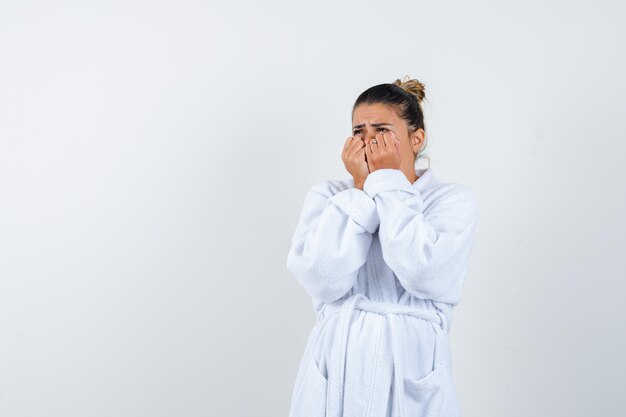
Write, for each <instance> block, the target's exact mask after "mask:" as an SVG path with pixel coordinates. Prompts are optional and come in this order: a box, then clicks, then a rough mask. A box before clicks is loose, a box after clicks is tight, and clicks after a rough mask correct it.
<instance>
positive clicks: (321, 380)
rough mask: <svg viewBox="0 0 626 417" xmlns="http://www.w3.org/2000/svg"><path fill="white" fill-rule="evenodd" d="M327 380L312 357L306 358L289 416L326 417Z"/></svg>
mask: <svg viewBox="0 0 626 417" xmlns="http://www.w3.org/2000/svg"><path fill="white" fill-rule="evenodd" d="M327 389H328V380H327V378H326V377H325V376H324V375H323V374H322V372H321V371H320V369H319V367H318V365H317V362H316V361H315V358H314V357H311V358H310V359H309V360H308V364H307V367H306V369H305V371H304V375H303V377H302V382H301V383H300V386H299V389H298V394H297V395H296V396H295V398H294V402H293V404H292V406H291V411H290V413H289V417H326V392H327Z"/></svg>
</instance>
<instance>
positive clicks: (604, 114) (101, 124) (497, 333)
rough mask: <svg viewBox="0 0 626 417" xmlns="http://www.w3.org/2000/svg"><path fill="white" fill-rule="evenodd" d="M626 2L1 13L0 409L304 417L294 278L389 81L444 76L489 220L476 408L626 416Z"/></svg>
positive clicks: (434, 112)
mask: <svg viewBox="0 0 626 417" xmlns="http://www.w3.org/2000/svg"><path fill="white" fill-rule="evenodd" d="M625 11H626V10H625V7H624V6H623V4H622V3H621V2H617V1H613V2H608V1H594V2H591V1H587V2H580V1H579V2H576V1H574V2H572V1H546V0H542V1H519V2H516V3H513V2H491V1H490V2H488V1H473V2H461V1H458V2H455V3H451V2H419V1H412V2H408V1H384V2H383V1H377V2H371V1H363V0H361V1H350V2H348V1H343V2H340V1H332V2H325V1H317V2H307V3H300V2H293V1H290V2H287V1H284V2H276V1H274V2H256V1H247V2H228V3H227V2H221V3H220V2H214V1H211V2H200V1H180V0H177V1H144V2H138V1H128V0H124V1H114V2H111V1H107V2H95V1H89V2H79V1H74V2H69V1H57V2H45V1H19V2H18V1H6V0H4V1H2V2H1V3H0V415H1V416H3V417H17V416H28V417H35V416H42V417H43V416H45V417H53V416H54V417H56V416H59V417H61V416H62V417H70V416H81V417H83V416H107V417H110V416H116V417H124V416H186V417H191V416H223V417H230V416H236V417H243V416H272V417H273V416H286V415H287V411H288V407H289V400H290V396H291V389H292V384H293V381H294V379H295V376H296V371H297V364H298V362H299V360H300V357H301V355H302V353H303V349H304V346H305V342H306V338H307V337H308V334H309V331H310V329H311V327H312V326H313V323H314V320H315V317H314V314H313V309H312V305H311V300H310V298H309V297H308V295H307V294H306V293H305V292H304V290H303V289H302V288H301V287H300V286H299V284H298V282H297V281H296V279H295V278H294V277H293V276H292V275H290V273H289V272H288V271H287V270H286V267H285V262H286V256H287V252H288V249H289V245H290V239H291V236H292V233H293V230H294V227H295V224H296V221H297V219H298V215H299V212H300V209H301V208H302V203H303V198H304V194H305V192H306V190H307V189H308V188H309V187H310V186H311V185H312V184H313V183H314V182H316V181H320V180H323V179H328V178H345V176H346V175H348V174H347V171H345V168H344V167H343V164H342V162H341V158H340V152H341V148H342V146H343V143H344V141H345V139H346V137H347V136H348V135H349V134H350V127H351V124H350V123H351V120H350V111H351V108H352V104H353V103H354V100H355V99H356V97H357V96H358V94H360V93H361V92H362V91H363V90H365V89H366V88H368V87H370V86H372V85H375V84H379V83H385V82H393V81H394V80H395V79H396V78H403V77H404V75H409V76H410V77H412V78H417V79H419V80H420V81H422V82H423V83H424V84H425V85H426V97H427V100H428V102H427V108H426V110H427V114H426V129H427V133H428V135H429V145H428V148H427V154H428V155H429V156H430V157H431V168H432V169H433V171H435V172H436V173H437V174H438V175H439V176H440V177H441V178H442V179H444V180H446V181H453V182H461V183H464V184H466V185H468V186H470V187H471V188H472V189H473V190H474V192H475V194H476V196H477V199H478V202H479V205H480V207H479V209H480V212H479V216H480V218H479V230H478V235H477V243H476V247H475V250H474V252H473V255H472V258H471V261H470V262H471V263H470V267H469V272H468V277H467V279H466V283H465V287H464V294H463V299H462V301H461V303H460V304H459V305H458V306H457V307H456V309H455V311H454V319H453V324H452V330H451V340H452V343H453V364H454V368H453V371H454V378H455V384H456V386H457V389H458V395H459V398H460V402H461V407H462V410H463V412H464V414H465V417H473V416H476V417H487V416H493V417H501V416H507V417H517V416H519V417H527V416H568V417H574V416H580V417H583V416H584V417H587V416H592V415H593V416H617V415H624V414H625V413H626V397H625V396H624V395H623V394H624V384H625V381H624V379H625V375H626V360H625V359H624V357H625V353H626V352H625V342H626V326H625V325H624V321H623V318H624V317H625V316H626V303H625V302H624V293H625V290H626V285H625V284H624V281H625V278H626V274H625V273H624V235H625V233H626V221H625V220H624V212H625V211H626V196H625V193H624V190H625V189H626V188H625V187H624V174H625V170H624V167H623V164H624V161H625V159H624V152H625V151H626V146H625V145H624V141H625V140H626V135H625V132H626V105H625V104H624V100H625V97H626V81H625V77H624V74H626V59H625V53H624V51H625V50H626V48H625V47H624V39H626V29H625V26H624V24H623V23H624V16H625V15H626V13H625Z"/></svg>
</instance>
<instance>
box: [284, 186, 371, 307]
mask: <svg viewBox="0 0 626 417" xmlns="http://www.w3.org/2000/svg"><path fill="white" fill-rule="evenodd" d="M332 182H333V181H332V180H331V181H324V182H320V183H317V184H315V185H314V186H313V187H312V188H311V189H310V190H309V191H308V193H307V195H306V197H305V200H304V207H303V209H302V213H301V214H300V219H299V221H298V224H297V226H296V230H295V233H294V235H293V238H292V243H291V248H290V250H289V255H288V257H287V269H288V270H289V271H290V272H291V273H293V274H294V275H295V276H296V278H297V279H298V281H299V282H300V283H301V284H302V286H303V287H304V289H305V290H306V291H307V292H308V293H309V294H310V295H311V296H312V297H313V298H315V299H318V300H321V301H324V302H330V301H334V300H336V299H339V298H340V297H341V296H343V295H344V294H346V293H347V292H348V291H349V290H350V289H351V288H352V286H353V285H354V283H355V282H356V279H357V274H358V271H359V268H361V266H362V265H363V264H364V263H365V260H366V259H367V253H368V251H369V247H370V244H371V243H372V233H374V232H375V231H376V229H377V227H378V224H379V219H378V213H377V212H376V204H375V203H374V200H373V199H371V198H370V197H369V196H368V195H367V194H365V192H364V191H363V190H360V189H358V188H348V189H345V190H341V191H339V192H337V193H333V190H332V187H333V184H332Z"/></svg>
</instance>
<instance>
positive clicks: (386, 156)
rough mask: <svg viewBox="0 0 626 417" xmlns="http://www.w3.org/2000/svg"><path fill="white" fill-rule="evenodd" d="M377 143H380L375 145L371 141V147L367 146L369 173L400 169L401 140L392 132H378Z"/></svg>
mask: <svg viewBox="0 0 626 417" xmlns="http://www.w3.org/2000/svg"><path fill="white" fill-rule="evenodd" d="M376 141H377V142H378V143H376V144H374V143H372V141H370V142H369V145H366V146H365V155H366V158H367V165H368V167H369V172H374V171H376V170H377V169H381V168H393V169H400V160H401V156H400V139H398V138H397V137H396V135H395V133H393V132H391V131H389V132H378V133H377V134H376Z"/></svg>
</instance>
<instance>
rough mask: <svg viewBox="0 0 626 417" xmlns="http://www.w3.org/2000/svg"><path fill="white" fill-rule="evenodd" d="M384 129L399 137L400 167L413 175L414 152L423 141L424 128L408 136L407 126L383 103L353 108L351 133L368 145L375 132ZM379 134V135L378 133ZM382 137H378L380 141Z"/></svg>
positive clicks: (383, 130)
mask: <svg viewBox="0 0 626 417" xmlns="http://www.w3.org/2000/svg"><path fill="white" fill-rule="evenodd" d="M385 131H389V132H393V133H394V134H395V135H396V137H397V138H398V139H400V157H401V162H400V169H401V170H402V171H404V172H405V173H407V174H410V175H413V174H412V173H414V168H415V153H416V152H418V151H419V149H420V148H421V146H422V143H423V141H424V129H417V131H416V132H414V133H413V134H412V135H411V136H410V137H409V131H408V126H407V124H406V122H405V121H404V120H403V119H402V118H400V117H399V116H398V115H397V114H396V112H395V111H393V110H392V109H391V108H389V107H387V106H385V105H384V104H380V103H375V104H360V105H358V106H357V107H356V108H355V109H354V113H353V116H352V135H353V136H354V137H356V138H360V139H363V140H364V141H365V144H366V145H368V146H369V143H370V141H371V140H372V139H374V138H376V135H377V134H380V133H383V132H385ZM379 136H380V135H379ZM381 139H382V138H378V141H380V140H381Z"/></svg>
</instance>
